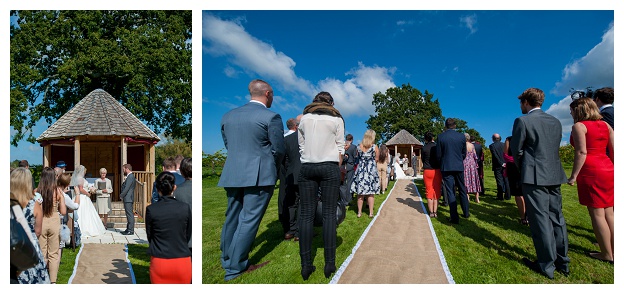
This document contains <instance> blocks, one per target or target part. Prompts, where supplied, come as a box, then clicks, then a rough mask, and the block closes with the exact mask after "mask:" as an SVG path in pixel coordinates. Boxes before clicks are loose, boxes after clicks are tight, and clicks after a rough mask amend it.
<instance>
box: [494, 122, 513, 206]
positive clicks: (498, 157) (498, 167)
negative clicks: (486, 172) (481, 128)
mask: <svg viewBox="0 0 624 294" xmlns="http://www.w3.org/2000/svg"><path fill="white" fill-rule="evenodd" d="M492 141H494V142H493V143H492V144H490V152H491V153H492V171H493V172H494V179H496V199H498V200H504V198H503V197H505V196H504V195H505V190H506V189H505V187H507V185H505V179H504V177H503V169H504V168H505V158H504V157H503V152H504V151H503V149H505V145H504V144H503V143H502V142H501V136H500V135H499V134H494V135H492ZM509 198H511V196H509Z"/></svg>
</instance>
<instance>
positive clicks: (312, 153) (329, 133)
mask: <svg viewBox="0 0 624 294" xmlns="http://www.w3.org/2000/svg"><path fill="white" fill-rule="evenodd" d="M298 137H299V153H300V154H301V163H308V162H309V163H318V162H328V161H329V162H338V156H339V155H338V154H339V153H340V154H344V151H345V150H344V145H345V140H344V122H343V120H342V118H340V117H335V116H330V115H320V114H313V113H308V114H306V115H304V116H303V117H301V121H299V135H298Z"/></svg>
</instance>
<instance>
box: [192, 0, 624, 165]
mask: <svg viewBox="0 0 624 294" xmlns="http://www.w3.org/2000/svg"><path fill="white" fill-rule="evenodd" d="M202 18H203V23H202V28H203V29H202V52H201V54H202V75H203V76H202V114H203V115H202V133H203V134H202V150H203V151H204V152H207V153H212V152H215V151H217V150H220V149H222V148H224V146H223V141H222V138H221V134H220V131H219V123H220V119H221V117H222V116H223V114H224V113H226V112H227V111H229V110H230V109H232V108H235V107H238V106H241V105H243V104H245V103H247V102H248V101H249V93H248V92H247V84H248V83H249V81H251V80H252V79H255V78H260V79H263V80H265V81H267V82H269V83H270V84H271V85H272V86H273V89H274V92H275V98H274V99H275V100H274V103H273V107H272V108H271V109H272V110H273V111H275V112H277V113H279V114H280V115H281V116H282V119H283V121H284V123H285V122H286V120H287V119H288V118H291V117H295V116H296V115H297V114H299V113H301V111H302V109H303V107H304V106H305V105H307V104H308V103H310V102H311V100H312V98H313V97H314V95H315V94H316V93H318V92H319V91H328V92H330V93H331V94H332V96H333V97H334V99H335V104H336V107H337V108H338V109H339V110H340V111H341V113H342V114H343V115H344V116H345V124H346V132H347V133H351V134H353V135H354V137H355V138H356V139H355V140H356V141H359V140H360V139H361V138H362V136H363V134H364V132H365V130H366V123H365V121H366V119H367V118H368V117H369V115H371V114H374V108H373V106H372V104H371V101H372V96H373V94H374V93H376V92H382V93H383V92H385V90H386V89H387V88H389V87H394V86H401V85H402V84H408V83H409V84H411V86H413V87H415V88H417V89H419V90H420V91H422V92H424V91H425V90H428V91H429V92H430V93H433V94H434V98H437V99H438V100H439V101H440V106H441V108H442V114H443V115H444V116H445V117H457V118H461V119H463V120H465V121H467V122H468V126H469V127H471V128H474V129H476V130H477V131H479V133H480V134H481V136H482V137H483V138H485V139H486V140H487V141H486V144H490V143H491V139H490V138H491V135H492V134H493V133H500V134H501V135H502V136H503V137H505V136H508V135H511V129H512V126H513V121H514V119H515V118H516V117H518V116H520V115H522V114H521V112H520V107H519V103H518V99H517V96H518V95H519V94H520V93H522V92H523V91H524V90H525V89H526V88H529V87H537V88H540V89H542V90H544V92H545V93H546V100H545V103H544V105H543V107H542V108H543V109H544V110H545V111H547V112H548V113H551V114H552V115H554V116H556V117H557V118H559V119H560V120H561V122H562V125H563V130H564V134H563V141H564V142H563V143H564V144H565V143H567V141H568V137H569V131H570V129H571V126H572V119H571V117H570V114H569V108H568V105H569V103H570V102H571V100H570V98H569V90H570V88H576V89H584V88H585V87H587V86H592V87H594V88H596V89H597V88H600V87H604V86H613V85H614V63H613V60H614V45H613V44H614V43H613V39H614V32H613V19H614V13H613V11H552V10H551V11H531V10H524V11H491V10H488V11H204V12H203V13H202ZM284 128H285V126H284Z"/></svg>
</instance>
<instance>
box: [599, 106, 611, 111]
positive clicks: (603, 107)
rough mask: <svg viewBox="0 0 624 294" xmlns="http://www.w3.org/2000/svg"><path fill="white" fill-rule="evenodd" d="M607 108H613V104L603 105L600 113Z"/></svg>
mask: <svg viewBox="0 0 624 294" xmlns="http://www.w3.org/2000/svg"><path fill="white" fill-rule="evenodd" d="M607 107H613V104H605V105H603V106H602V107H600V111H602V110H603V109H605V108H607Z"/></svg>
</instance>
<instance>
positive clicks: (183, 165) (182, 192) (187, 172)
mask: <svg viewBox="0 0 624 294" xmlns="http://www.w3.org/2000/svg"><path fill="white" fill-rule="evenodd" d="M180 174H181V175H182V176H183V177H184V178H185V179H186V181H184V183H182V184H180V185H179V186H177V188H176V193H175V198H176V199H178V200H179V201H181V202H184V203H186V204H188V205H189V207H190V208H191V211H193V205H192V203H193V193H192V192H193V181H192V180H193V179H192V175H193V161H192V158H191V157H186V158H184V159H182V161H181V162H180ZM192 243H193V240H192V237H190V238H189V241H188V247H189V250H192Z"/></svg>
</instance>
